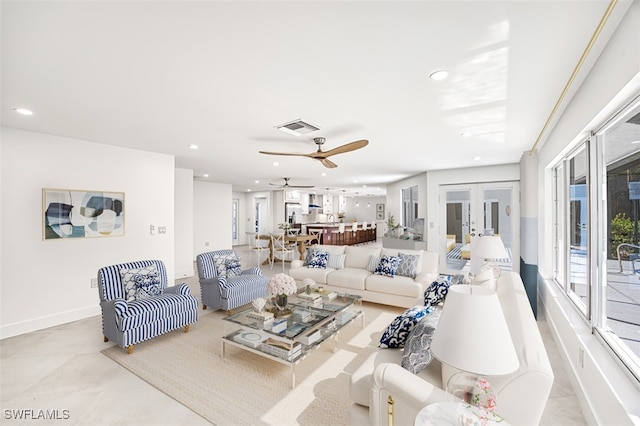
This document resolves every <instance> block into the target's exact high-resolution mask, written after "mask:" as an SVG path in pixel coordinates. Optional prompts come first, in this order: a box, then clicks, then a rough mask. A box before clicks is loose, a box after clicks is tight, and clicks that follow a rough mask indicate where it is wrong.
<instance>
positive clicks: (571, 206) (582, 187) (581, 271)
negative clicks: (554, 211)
mask: <svg viewBox="0 0 640 426" xmlns="http://www.w3.org/2000/svg"><path fill="white" fill-rule="evenodd" d="M587 164H588V158H587V150H586V148H583V149H581V150H580V151H579V152H578V153H576V154H575V155H574V156H573V157H571V158H570V159H569V162H568V167H569V182H568V183H569V203H568V204H567V208H568V214H567V231H568V233H569V235H568V242H569V264H568V265H567V266H568V267H567V271H568V279H569V289H568V290H569V294H570V295H573V296H575V297H573V298H572V299H573V300H574V302H575V303H576V304H577V305H578V307H579V308H580V309H581V310H582V312H583V313H585V314H586V313H587V306H588V304H589V300H588V295H589V291H588V290H589V289H588V283H589V280H588V275H587V271H588V262H587V259H588V237H587V235H588V193H589V191H588V187H587V170H588V167H587Z"/></svg>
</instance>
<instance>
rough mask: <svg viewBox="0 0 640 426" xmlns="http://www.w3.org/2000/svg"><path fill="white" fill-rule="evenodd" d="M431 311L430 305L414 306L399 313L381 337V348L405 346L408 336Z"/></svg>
mask: <svg viewBox="0 0 640 426" xmlns="http://www.w3.org/2000/svg"><path fill="white" fill-rule="evenodd" d="M429 312H431V308H430V307H428V306H414V307H413V308H409V309H407V310H406V311H404V312H403V313H402V314H400V315H398V316H397V317H396V318H395V319H394V320H393V321H391V324H389V326H388V327H387V329H386V330H385V331H384V333H382V337H381V338H380V344H379V345H378V346H379V347H381V348H403V347H404V345H405V342H406V341H407V337H408V336H409V333H411V330H412V329H413V327H414V326H415V325H416V324H417V323H418V321H419V320H420V318H422V317H424V316H425V315H426V314H428V313H429Z"/></svg>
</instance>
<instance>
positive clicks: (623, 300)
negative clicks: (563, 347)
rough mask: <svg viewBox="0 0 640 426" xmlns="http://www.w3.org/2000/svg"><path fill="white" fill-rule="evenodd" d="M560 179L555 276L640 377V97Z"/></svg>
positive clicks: (560, 166)
mask: <svg viewBox="0 0 640 426" xmlns="http://www.w3.org/2000/svg"><path fill="white" fill-rule="evenodd" d="M553 179H554V209H553V215H554V236H553V237H554V256H553V257H554V259H553V261H554V274H555V281H556V282H557V283H558V285H559V286H560V287H561V288H562V290H563V291H564V292H565V294H566V295H567V297H569V298H570V299H571V300H572V301H573V302H574V304H575V306H576V307H577V309H578V310H579V311H580V312H581V313H582V314H583V316H584V317H585V320H586V321H588V322H589V323H590V324H591V326H592V329H593V330H594V332H595V333H597V334H598V335H600V336H601V337H602V339H603V340H604V341H605V342H606V344H607V345H608V346H609V347H610V348H611V349H612V350H613V352H614V353H615V354H616V355H617V356H618V357H619V358H620V360H621V361H622V362H623V363H624V364H625V365H626V366H627V367H628V368H629V370H630V371H631V373H632V374H634V375H635V377H636V378H637V379H638V380H640V340H639V339H638V335H639V333H640V99H637V100H636V101H635V102H634V103H632V104H631V105H629V106H628V107H627V108H625V110H623V111H622V112H621V113H619V114H618V115H616V116H615V117H613V118H612V119H611V120H610V121H609V122H608V123H607V124H606V125H605V126H603V127H602V128H601V129H598V130H596V131H595V132H594V134H593V136H592V137H591V138H590V139H589V140H587V141H584V142H583V143H582V144H580V146H578V147H577V148H576V149H575V150H573V151H572V152H571V153H570V154H568V155H567V156H566V157H564V158H562V159H561V160H560V161H559V162H558V163H557V164H556V166H555V167H554V169H553ZM592 200H597V202H596V201H592Z"/></svg>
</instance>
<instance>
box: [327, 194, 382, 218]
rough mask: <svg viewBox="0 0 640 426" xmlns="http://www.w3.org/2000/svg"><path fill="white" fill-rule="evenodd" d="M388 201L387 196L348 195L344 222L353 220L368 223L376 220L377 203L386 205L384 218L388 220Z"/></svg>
mask: <svg viewBox="0 0 640 426" xmlns="http://www.w3.org/2000/svg"><path fill="white" fill-rule="evenodd" d="M386 203H387V197H347V199H346V206H345V208H344V212H345V218H344V222H345V223H349V222H351V221H353V220H355V221H356V222H360V223H361V222H367V223H368V224H372V223H374V222H376V204H384V205H385V219H384V220H386V211H387V210H386ZM336 216H337V215H336Z"/></svg>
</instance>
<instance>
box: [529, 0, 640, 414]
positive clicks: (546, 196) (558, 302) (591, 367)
mask: <svg viewBox="0 0 640 426" xmlns="http://www.w3.org/2000/svg"><path fill="white" fill-rule="evenodd" d="M639 23H640V2H638V1H635V2H634V3H633V4H632V5H631V7H630V8H629V10H628V12H627V15H626V16H625V18H624V20H623V21H622V23H621V24H620V26H619V27H618V30H617V31H616V33H615V34H614V35H613V37H612V38H611V40H610V41H609V43H608V44H607V46H606V48H605V50H604V51H603V53H602V54H601V56H600V58H599V59H598V61H597V62H596V63H595V65H594V67H593V68H592V70H591V72H590V73H589V75H588V77H587V79H586V80H585V81H584V83H583V84H582V85H581V86H580V90H579V92H578V93H577V94H576V96H575V97H574V98H573V99H572V101H571V103H570V104H569V106H568V107H567V109H566V110H565V112H564V114H563V115H562V117H561V118H560V120H559V122H558V124H557V126H556V127H555V128H554V129H553V131H552V132H551V134H550V135H549V139H548V141H547V142H546V144H545V145H544V146H543V147H542V148H541V149H540V153H539V164H538V179H539V180H538V187H539V188H543V189H544V191H540V195H539V197H538V217H539V224H540V226H539V231H538V239H539V241H540V244H539V248H538V258H539V274H540V275H539V279H538V281H539V286H538V287H539V298H540V301H541V307H542V308H543V310H544V313H545V316H546V318H547V320H548V322H549V325H550V328H551V331H552V333H553V334H554V338H555V340H556V342H557V343H558V347H559V349H560V351H561V354H562V356H563V360H564V362H565V366H566V368H567V371H569V372H570V374H572V378H573V382H574V388H575V389H576V390H577V391H578V392H579V395H578V396H579V399H580V402H581V406H582V409H583V412H584V413H585V417H586V418H587V420H588V421H589V423H590V424H616V425H622V424H631V417H634V418H635V421H636V422H638V423H640V404H638V401H640V392H639V391H638V388H637V387H636V386H635V384H634V383H633V380H632V379H630V378H629V375H628V374H627V373H626V372H625V371H624V369H623V368H622V367H620V365H619V364H618V363H617V362H616V361H615V358H614V357H613V355H611V353H610V352H609V351H608V350H606V349H605V346H604V344H603V343H601V342H600V341H599V340H598V339H597V338H596V337H595V336H594V335H593V334H592V333H591V330H590V327H589V326H588V325H587V324H586V323H585V322H584V320H583V319H581V318H580V316H579V315H578V314H577V312H576V310H575V308H574V307H573V305H572V304H571V302H569V301H568V298H567V297H566V295H565V294H564V293H562V292H561V291H559V289H558V287H557V286H556V285H555V283H553V282H552V277H553V265H552V261H551V260H552V258H551V250H548V249H547V248H548V247H551V246H552V230H553V223H552V217H551V212H552V200H553V198H552V196H551V194H552V191H551V175H550V169H549V167H551V166H553V164H554V161H555V159H556V158H558V157H559V156H560V155H561V154H563V153H564V152H566V151H567V150H569V149H571V148H572V147H573V146H574V144H575V143H576V142H578V141H581V140H584V139H585V137H586V135H588V133H589V131H592V130H596V129H597V128H598V127H599V126H600V125H601V124H603V120H605V119H606V117H608V116H610V115H612V114H613V113H614V112H616V111H618V110H620V109H621V108H622V107H623V106H624V105H625V104H626V103H627V102H629V101H630V100H631V98H632V97H633V96H637V95H638V94H640V72H639V71H640V25H639ZM580 351H584V354H585V355H584V362H583V363H581V362H580ZM638 423H636V424H638Z"/></svg>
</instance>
